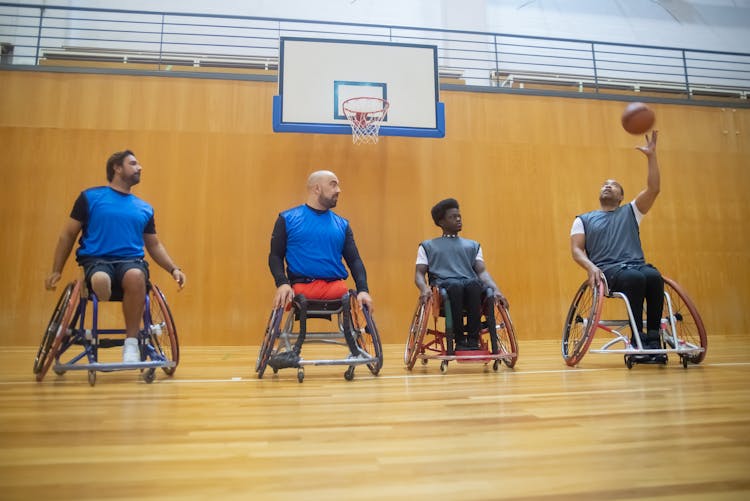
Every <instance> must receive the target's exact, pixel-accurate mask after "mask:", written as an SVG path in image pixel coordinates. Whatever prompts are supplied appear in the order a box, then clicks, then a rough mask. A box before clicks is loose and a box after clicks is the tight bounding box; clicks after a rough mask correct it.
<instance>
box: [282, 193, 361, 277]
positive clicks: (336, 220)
mask: <svg viewBox="0 0 750 501" xmlns="http://www.w3.org/2000/svg"><path fill="white" fill-rule="evenodd" d="M281 217H282V218H284V223H285V225H286V235H287V243H286V262H287V268H288V270H289V275H290V276H291V275H296V276H301V277H307V278H311V279H324V280H343V279H345V278H347V277H348V276H349V274H348V273H347V271H346V268H345V267H344V263H342V262H341V257H342V253H343V251H344V241H345V239H346V229H347V228H348V226H349V221H347V220H346V219H344V218H343V217H341V216H339V215H338V214H335V213H333V212H332V211H330V210H327V211H325V212H322V213H320V212H316V211H315V210H313V209H311V208H310V207H308V206H307V205H300V206H298V207H294V208H292V209H289V210H287V211H284V212H282V213H281Z"/></svg>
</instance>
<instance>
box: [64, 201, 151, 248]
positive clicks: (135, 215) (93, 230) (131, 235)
mask: <svg viewBox="0 0 750 501" xmlns="http://www.w3.org/2000/svg"><path fill="white" fill-rule="evenodd" d="M81 197H82V198H83V199H84V201H85V214H81V213H80V211H77V210H76V209H80V208H82V207H80V206H79V203H80V202H81V200H80V199H79V201H78V202H77V204H76V205H77V207H76V208H74V209H73V213H72V214H71V217H73V218H74V219H77V220H79V221H81V224H82V232H81V238H80V239H79V241H78V243H79V247H78V250H77V251H76V257H77V258H78V259H80V258H85V257H106V258H140V257H143V255H144V254H143V245H144V242H143V233H144V232H149V233H152V232H154V230H153V227H154V226H153V217H154V209H153V208H152V207H151V205H149V204H148V203H147V202H145V201H143V200H141V199H140V198H138V197H136V196H135V195H133V194H127V193H120V192H119V191H117V190H113V189H112V188H110V187H109V186H100V187H96V188H89V189H87V190H84V191H83V192H82V193H81Z"/></svg>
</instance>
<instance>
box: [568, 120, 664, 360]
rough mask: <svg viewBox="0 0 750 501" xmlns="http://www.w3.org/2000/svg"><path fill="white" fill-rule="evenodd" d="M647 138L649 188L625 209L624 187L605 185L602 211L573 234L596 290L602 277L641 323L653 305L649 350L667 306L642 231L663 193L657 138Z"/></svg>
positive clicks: (646, 338) (576, 253)
mask: <svg viewBox="0 0 750 501" xmlns="http://www.w3.org/2000/svg"><path fill="white" fill-rule="evenodd" d="M657 136H658V132H657V131H654V132H653V133H652V134H651V137H648V135H647V136H646V145H645V146H638V147H637V149H638V150H640V151H641V152H642V153H643V154H644V155H646V158H647V161H648V174H647V176H646V188H645V189H643V191H641V192H640V193H639V194H638V195H637V196H636V197H635V199H633V200H632V201H631V202H630V203H629V204H626V205H623V206H621V205H620V204H621V203H622V200H623V198H624V196H625V194H624V191H623V189H622V186H621V185H620V183H618V182H617V181H615V180H613V179H608V180H606V181H605V182H604V185H603V186H602V188H601V190H600V191H599V205H600V207H601V208H600V209H599V210H595V211H591V212H587V213H585V214H581V215H580V216H578V217H576V218H575V220H574V222H573V227H572V229H571V230H570V248H571V252H572V254H573V259H574V260H575V262H576V263H578V264H579V265H580V266H581V267H582V268H583V269H585V270H586V272H587V273H588V281H589V285H591V287H594V286H597V285H598V284H599V282H600V281H601V279H602V277H605V278H606V279H607V284H608V285H609V289H610V291H617V292H622V293H623V294H625V295H626V296H627V297H628V302H629V303H630V309H631V310H632V311H633V316H634V317H635V319H636V322H638V321H639V320H640V319H641V318H643V300H644V298H645V300H646V305H647V313H646V333H645V334H644V333H642V332H641V333H640V334H641V340H642V342H643V344H644V348H649V349H658V348H660V343H659V326H660V324H661V314H662V308H663V305H664V281H663V280H662V278H661V274H659V271H658V270H657V269H656V268H654V267H653V266H652V265H650V264H648V263H646V260H645V258H644V256H643V248H642V246H641V238H640V231H639V227H640V224H641V219H643V216H644V215H645V214H646V213H647V212H648V211H649V210H650V209H651V207H652V206H653V205H654V201H655V200H656V197H657V196H658V195H659V190H660V189H661V180H660V174H659V162H658V160H657V158H656V138H657Z"/></svg>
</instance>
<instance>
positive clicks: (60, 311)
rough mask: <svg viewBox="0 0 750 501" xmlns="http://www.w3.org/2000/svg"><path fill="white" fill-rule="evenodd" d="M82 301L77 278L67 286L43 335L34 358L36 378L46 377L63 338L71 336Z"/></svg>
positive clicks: (38, 379) (79, 283) (39, 379)
mask: <svg viewBox="0 0 750 501" xmlns="http://www.w3.org/2000/svg"><path fill="white" fill-rule="evenodd" d="M80 301H81V282H80V281H79V280H75V281H73V282H70V283H69V284H68V285H66V286H65V289H64V290H63V292H62V294H60V299H58V301H57V306H56V307H55V311H54V312H53V313H52V317H51V318H50V321H49V323H48V324H47V330H46V331H45V333H44V336H43V337H42V343H41V344H40V345H39V351H38V352H37V355H36V358H35V359H34V374H36V380H37V381H41V380H42V379H44V376H45V374H47V371H48V370H49V368H50V367H51V366H52V362H53V361H54V360H55V358H56V357H57V352H58V350H59V349H60V344H61V343H62V341H63V339H64V338H66V337H67V336H70V332H69V331H70V327H72V326H73V324H74V323H75V320H76V318H77V316H74V315H75V314H76V312H77V311H78V304H79V303H80Z"/></svg>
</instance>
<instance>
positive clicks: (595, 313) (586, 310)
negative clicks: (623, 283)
mask: <svg viewBox="0 0 750 501" xmlns="http://www.w3.org/2000/svg"><path fill="white" fill-rule="evenodd" d="M603 292H604V285H603V284H602V283H599V286H598V287H597V288H596V289H591V287H589V284H588V282H583V284H581V286H580V287H579V288H578V292H577V293H576V295H575V297H574V298H573V303H572V304H571V305H570V310H568V316H567V318H566V320H565V327H564V329H563V335H562V356H563V359H564V360H565V363H566V364H568V365H569V366H571V367H573V366H574V365H576V364H578V362H580V361H581V359H582V358H583V356H584V355H586V352H587V351H588V349H589V345H590V344H591V341H592V340H593V339H594V332H595V331H596V325H597V324H598V323H599V317H600V315H601V313H602V304H603V301H602V294H603Z"/></svg>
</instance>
